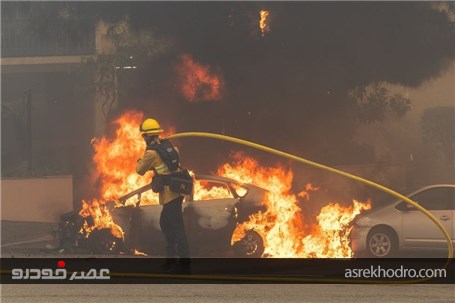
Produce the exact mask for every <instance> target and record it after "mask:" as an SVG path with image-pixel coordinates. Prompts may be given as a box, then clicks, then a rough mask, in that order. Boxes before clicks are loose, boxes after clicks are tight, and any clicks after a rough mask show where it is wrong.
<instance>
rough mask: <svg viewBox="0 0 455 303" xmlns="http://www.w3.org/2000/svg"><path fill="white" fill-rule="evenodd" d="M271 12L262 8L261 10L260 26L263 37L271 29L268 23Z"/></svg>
mask: <svg viewBox="0 0 455 303" xmlns="http://www.w3.org/2000/svg"><path fill="white" fill-rule="evenodd" d="M269 15H270V12H269V11H266V10H261V11H260V12H259V17H260V19H259V28H260V30H261V34H262V37H264V35H265V33H266V32H268V31H270V27H269V24H268V22H267V21H268V18H269Z"/></svg>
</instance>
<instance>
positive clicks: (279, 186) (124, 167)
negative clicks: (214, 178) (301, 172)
mask: <svg viewBox="0 0 455 303" xmlns="http://www.w3.org/2000/svg"><path fill="white" fill-rule="evenodd" d="M143 118H144V117H143V115H142V114H141V113H139V112H134V111H132V112H127V113H125V114H124V115H122V116H121V117H120V118H118V119H117V120H116V121H115V122H114V124H115V125H116V127H117V128H116V132H115V136H114V138H112V139H108V138H105V137H103V138H100V139H94V140H93V142H92V143H93V147H94V151H95V154H94V156H93V162H94V166H95V170H96V174H97V179H98V181H99V184H100V198H99V199H94V200H92V201H83V205H82V210H81V211H80V215H81V216H83V217H85V218H88V217H91V219H92V223H91V224H88V223H87V222H85V224H84V226H83V230H82V232H83V233H84V234H85V235H86V236H88V235H89V234H90V232H92V231H93V230H95V229H110V230H111V233H112V234H113V235H114V236H116V237H118V238H123V231H122V229H121V228H120V226H118V225H117V224H116V223H115V222H114V220H113V218H112V216H111V214H110V212H109V207H108V202H112V203H113V204H112V205H111V206H112V207H114V206H116V207H120V206H123V204H120V203H119V201H118V200H119V198H120V197H122V196H124V195H125V194H128V193H129V192H131V191H133V190H136V189H138V188H140V187H142V186H144V185H147V184H148V183H149V182H150V181H151V177H152V174H151V173H147V174H146V175H145V176H139V175H137V174H136V172H135V167H136V161H137V159H138V158H140V157H141V156H142V154H143V153H144V148H145V145H144V142H143V139H142V138H141V136H140V133H139V131H138V125H139V124H140V123H141V122H142V120H143ZM172 132H173V130H172V129H171V130H170V131H168V132H167V133H165V134H164V136H167V135H169V134H170V133H172ZM218 175H220V176H224V177H228V178H232V179H234V180H237V181H238V182H240V183H252V184H255V185H257V186H259V187H262V188H264V189H267V190H268V192H267V194H266V197H265V201H264V202H265V205H266V209H265V211H263V212H258V213H256V214H253V215H251V216H250V218H249V220H248V221H246V222H244V223H242V224H239V225H238V226H237V228H236V229H235V231H234V234H233V236H232V243H235V242H236V241H238V240H240V239H241V238H242V237H243V236H244V234H245V232H246V231H247V230H255V231H256V232H258V233H259V234H260V235H261V236H262V237H263V239H264V244H265V251H264V256H266V257H318V258H319V257H351V256H352V251H351V249H350V246H349V234H350V231H351V228H352V227H351V222H352V220H353V219H354V218H355V216H357V215H358V214H359V213H360V212H361V211H362V210H365V209H369V208H370V204H369V203H360V202H357V201H353V202H352V205H350V206H348V207H343V206H341V205H340V204H339V203H335V202H332V203H329V204H328V205H326V206H324V207H323V208H322V209H321V211H320V213H319V215H318V216H317V218H316V220H317V224H315V225H314V226H308V225H307V224H305V220H304V212H303V211H302V209H301V208H300V206H299V198H303V199H305V200H307V201H305V203H311V199H310V192H312V191H316V190H318V188H316V187H314V186H312V185H311V184H308V185H307V186H306V187H305V188H304V190H302V191H300V192H299V193H298V194H297V195H295V194H293V193H292V192H291V187H292V181H293V174H292V171H291V170H287V169H284V168H282V167H263V166H261V165H260V164H259V163H258V162H257V161H256V160H254V159H253V158H251V157H247V156H245V155H243V154H242V153H237V154H235V155H234V161H233V163H232V164H229V163H226V164H223V165H221V166H220V168H219V169H218ZM241 189H242V188H241V187H239V190H241ZM222 198H233V197H232V194H231V192H230V191H229V190H228V189H227V188H226V187H225V186H224V185H223V184H219V185H218V184H217V183H216V182H204V181H203V180H202V181H196V182H195V191H194V200H210V199H222ZM137 202H138V201H137V197H132V198H130V199H129V200H128V201H126V204H127V205H133V206H137ZM156 203H158V196H157V194H155V193H153V192H152V191H151V190H150V191H147V192H146V193H143V194H142V197H141V201H140V205H144V204H156ZM208 203H209V202H208Z"/></svg>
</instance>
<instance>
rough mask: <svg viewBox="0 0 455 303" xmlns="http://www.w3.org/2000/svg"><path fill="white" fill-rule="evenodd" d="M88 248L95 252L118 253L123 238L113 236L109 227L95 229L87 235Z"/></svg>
mask: <svg viewBox="0 0 455 303" xmlns="http://www.w3.org/2000/svg"><path fill="white" fill-rule="evenodd" d="M87 240H88V248H89V249H90V251H91V252H92V253H96V254H108V255H111V254H118V253H120V252H121V251H122V248H123V239H121V238H117V237H116V236H114V235H113V234H112V232H111V230H110V229H108V228H105V229H95V230H94V231H92V232H91V233H90V235H89V236H88V239H87Z"/></svg>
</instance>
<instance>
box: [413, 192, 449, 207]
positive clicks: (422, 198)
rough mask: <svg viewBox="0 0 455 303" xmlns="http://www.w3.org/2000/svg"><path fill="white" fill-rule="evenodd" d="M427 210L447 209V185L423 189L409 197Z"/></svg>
mask: <svg viewBox="0 0 455 303" xmlns="http://www.w3.org/2000/svg"><path fill="white" fill-rule="evenodd" d="M411 199H412V200H414V201H415V202H418V203H419V204H420V205H421V206H422V207H424V208H426V209H428V210H444V209H449V191H448V188H447V187H436V188H430V189H427V190H424V191H422V192H420V193H417V194H415V195H413V196H412V197H411Z"/></svg>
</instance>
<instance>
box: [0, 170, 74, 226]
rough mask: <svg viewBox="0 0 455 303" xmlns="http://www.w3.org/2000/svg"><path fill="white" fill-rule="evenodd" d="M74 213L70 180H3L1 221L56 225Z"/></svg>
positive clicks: (66, 177) (51, 178) (67, 178)
mask: <svg viewBox="0 0 455 303" xmlns="http://www.w3.org/2000/svg"><path fill="white" fill-rule="evenodd" d="M72 210H73V178H72V177H71V176H59V177H45V178H32V179H13V178H11V179H2V180H1V220H8V221H25V222H49V223H54V222H55V223H56V222H59V218H60V215H62V214H64V213H67V212H70V211H72Z"/></svg>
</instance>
